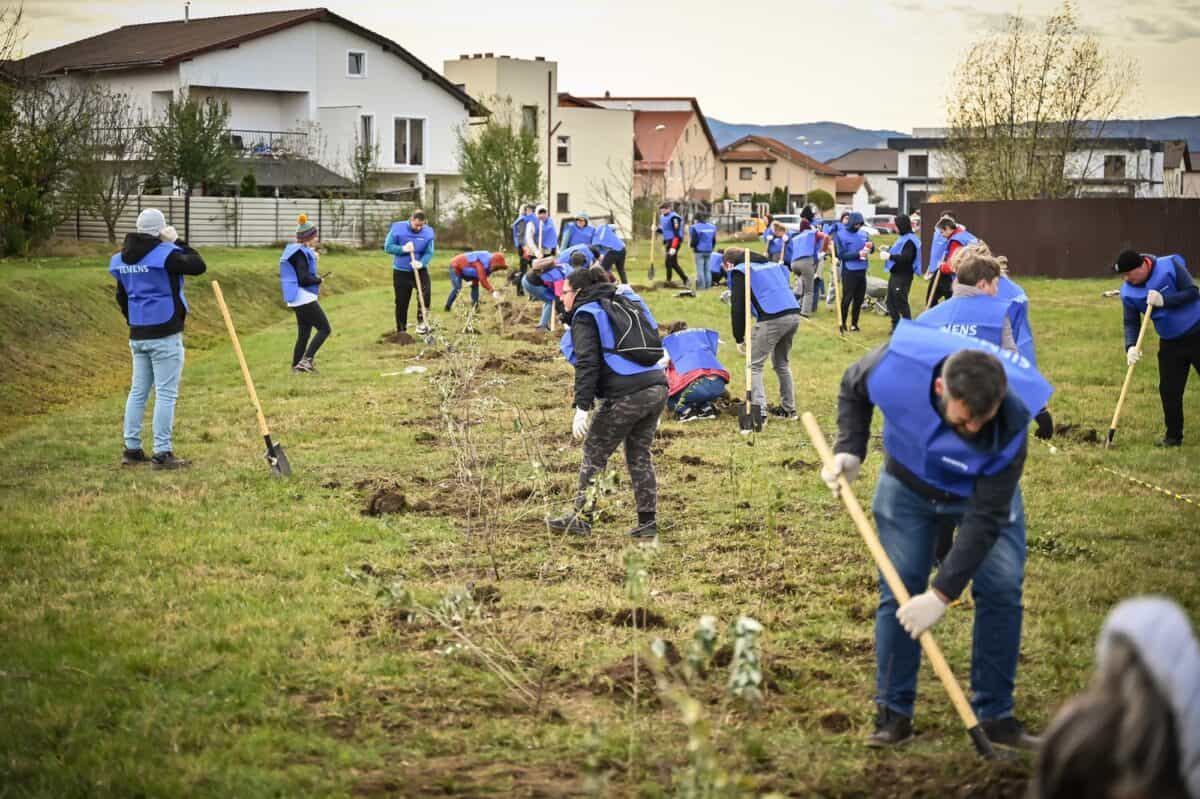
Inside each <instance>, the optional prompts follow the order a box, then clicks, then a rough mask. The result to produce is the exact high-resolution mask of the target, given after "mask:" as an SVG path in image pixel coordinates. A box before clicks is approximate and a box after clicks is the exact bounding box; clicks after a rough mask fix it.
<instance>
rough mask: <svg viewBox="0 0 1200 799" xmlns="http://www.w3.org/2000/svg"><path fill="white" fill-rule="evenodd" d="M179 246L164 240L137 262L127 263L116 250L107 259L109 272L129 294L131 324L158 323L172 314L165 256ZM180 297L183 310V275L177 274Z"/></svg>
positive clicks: (185, 304) (184, 303)
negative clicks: (114, 253) (115, 252)
mask: <svg viewBox="0 0 1200 799" xmlns="http://www.w3.org/2000/svg"><path fill="white" fill-rule="evenodd" d="M178 249H179V248H178V247H176V246H175V245H174V244H171V243H170V242H167V241H164V242H163V243H162V244H159V245H158V246H157V247H155V248H154V249H153V250H151V251H150V252H148V253H146V254H145V255H144V256H142V259H141V260H140V261H138V262H137V263H136V264H127V263H125V261H124V260H122V258H121V253H117V254H116V255H114V256H113V257H112V258H111V259H109V262H108V272H109V274H111V275H112V276H113V277H115V278H116V279H117V281H118V282H119V283H120V284H121V285H122V286H124V287H125V294H126V295H127V296H128V297H129V325H130V327H147V326H150V325H161V324H164V323H165V322H169V321H171V318H172V317H174V316H175V297H174V296H173V294H172V292H171V275H170V274H169V273H168V272H167V256H169V255H170V254H171V253H173V252H175V251H176V250H178ZM179 299H180V301H181V302H183V307H184V309H185V310H186V309H187V307H188V304H187V299H186V298H185V297H184V296H183V275H180V276H179Z"/></svg>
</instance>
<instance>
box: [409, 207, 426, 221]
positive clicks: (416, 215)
mask: <svg viewBox="0 0 1200 799" xmlns="http://www.w3.org/2000/svg"><path fill="white" fill-rule="evenodd" d="M409 219H416V220H418V221H420V222H424V221H425V212H424V211H422V210H420V209H417V210H416V211H413V212H412V216H410V217H409Z"/></svg>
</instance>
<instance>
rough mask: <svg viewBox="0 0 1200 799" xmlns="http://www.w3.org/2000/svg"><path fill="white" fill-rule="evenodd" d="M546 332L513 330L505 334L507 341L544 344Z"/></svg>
mask: <svg viewBox="0 0 1200 799" xmlns="http://www.w3.org/2000/svg"><path fill="white" fill-rule="evenodd" d="M547 335H548V334H547V333H546V331H544V330H514V331H513V332H511V333H507V334H505V336H504V337H505V338H506V339H508V340H509V341H524V342H525V343H527V344H545V343H546V336H547Z"/></svg>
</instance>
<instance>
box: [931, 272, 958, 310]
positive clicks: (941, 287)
mask: <svg viewBox="0 0 1200 799" xmlns="http://www.w3.org/2000/svg"><path fill="white" fill-rule="evenodd" d="M935 282H936V283H937V293H935V294H934V295H933V298H932V299H930V297H929V294H930V292H932V291H933V284H934V283H935ZM953 296H954V275H944V274H941V273H938V274H936V275H934V276H933V277H931V278H929V288H927V289H925V304H926V305H928V306H929V307H930V308H932V307H933V306H935V305H937V304H938V303H939V302H941V301H942V300H948V299H950V298H951V297H953Z"/></svg>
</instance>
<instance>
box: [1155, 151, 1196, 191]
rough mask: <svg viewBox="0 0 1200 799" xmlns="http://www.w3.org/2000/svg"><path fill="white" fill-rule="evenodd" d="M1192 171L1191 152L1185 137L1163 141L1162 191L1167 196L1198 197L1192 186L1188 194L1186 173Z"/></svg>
mask: <svg viewBox="0 0 1200 799" xmlns="http://www.w3.org/2000/svg"><path fill="white" fill-rule="evenodd" d="M1189 173H1192V154H1191V152H1190V151H1189V150H1188V143H1187V140H1186V139H1179V140H1177V141H1168V142H1164V143H1163V193H1164V195H1165V196H1167V197H1200V193H1196V189H1200V186H1197V187H1194V189H1193V193H1191V194H1188V183H1189V182H1190V181H1189V180H1188V174H1189ZM1193 174H1194V173H1193Z"/></svg>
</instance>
